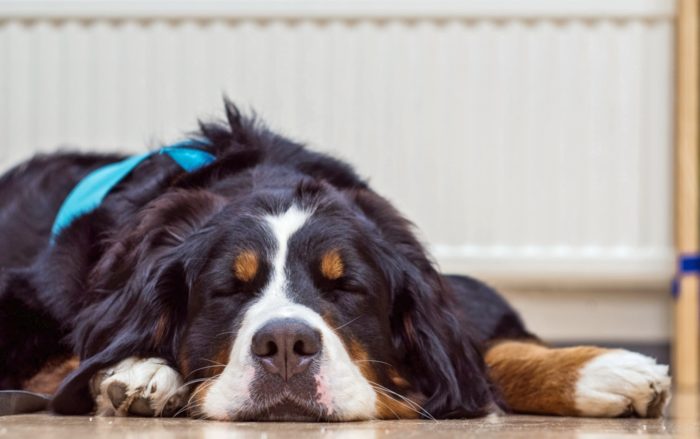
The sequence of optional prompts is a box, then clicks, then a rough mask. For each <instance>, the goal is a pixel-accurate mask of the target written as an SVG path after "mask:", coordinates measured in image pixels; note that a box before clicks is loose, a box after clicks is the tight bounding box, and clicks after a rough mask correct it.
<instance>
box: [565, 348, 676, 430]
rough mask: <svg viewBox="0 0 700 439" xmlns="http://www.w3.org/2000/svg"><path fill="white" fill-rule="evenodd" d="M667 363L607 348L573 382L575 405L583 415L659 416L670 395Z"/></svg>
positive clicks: (586, 365)
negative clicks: (574, 386)
mask: <svg viewBox="0 0 700 439" xmlns="http://www.w3.org/2000/svg"><path fill="white" fill-rule="evenodd" d="M670 389H671V378H670V377H669V376H668V366H665V365H660V364H657V363H656V361H655V360H654V359H653V358H649V357H646V356H644V355H641V354H637V353H634V352H629V351H624V350H611V351H607V352H605V353H603V354H601V355H599V356H597V357H595V358H593V359H592V360H590V361H589V362H588V363H586V364H585V366H584V367H583V368H582V369H581V370H580V372H579V378H578V381H577V383H576V391H575V401H576V408H577V410H578V411H579V412H580V413H581V415H583V416H599V417H617V416H640V417H645V418H656V417H659V416H662V415H663V412H664V409H665V408H666V405H667V404H668V401H669V400H670V398H671V390H670Z"/></svg>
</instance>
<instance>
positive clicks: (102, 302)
mask: <svg viewBox="0 0 700 439" xmlns="http://www.w3.org/2000/svg"><path fill="white" fill-rule="evenodd" d="M225 107H226V119H227V120H226V122H212V123H202V124H200V130H199V132H198V133H196V134H195V135H193V136H192V138H191V139H190V140H188V141H187V142H185V143H183V144H180V145H176V146H173V147H170V148H165V149H162V150H160V151H158V152H156V153H151V154H145V155H142V156H139V157H136V158H135V157H124V156H120V155H96V154H69V153H57V154H49V155H43V156H38V157H35V158H34V159H32V160H30V161H28V162H26V163H24V164H21V165H20V166H18V167H16V168H14V169H12V170H10V171H9V172H8V173H7V174H5V175H4V176H3V177H2V178H1V179H0V269H1V270H2V271H1V272H0V389H22V388H25V389H26V388H28V389H31V388H32V386H34V385H35V384H36V382H37V380H38V378H37V376H39V375H41V374H46V373H47V371H48V373H51V372H52V371H55V369H56V368H59V369H61V368H62V369H65V368H66V366H65V364H63V360H66V359H69V358H71V357H77V358H78V359H79V364H78V361H76V360H72V361H73V363H74V364H73V367H72V368H68V371H70V373H69V374H68V375H67V376H66V377H65V379H63V380H62V382H61V383H60V386H58V388H57V389H56V391H55V393H54V396H53V401H52V409H53V410H54V411H55V412H57V413H61V414H86V413H98V414H102V415H114V416H126V415H142V416H173V415H177V414H188V415H190V416H197V417H203V418H208V419H217V420H229V421H234V420H235V421H238V420H295V421H303V420H309V421H351V420H368V419H395V418H402V419H404V418H436V419H440V418H469V417H477V416H484V415H487V414H489V413H494V412H516V413H533V414H546V415H566V416H599V417H616V416H625V415H633V416H641V417H656V416H660V415H662V413H663V410H664V408H665V406H666V404H667V402H668V399H669V388H670V378H669V377H668V367H667V366H664V365H658V364H656V362H655V361H654V360H653V359H651V358H648V357H645V356H642V355H640V354H637V353H633V352H628V351H624V350H609V349H602V348H597V347H573V348H563V349H554V348H550V347H547V346H546V345H545V344H543V343H542V342H541V341H540V340H538V338H537V337H536V336H535V335H533V334H532V333H530V332H528V330H527V329H526V327H525V326H524V325H523V322H522V320H521V319H520V317H519V316H518V314H517V312H516V311H514V310H513V309H512V308H511V307H510V306H509V305H508V303H506V302H505V301H504V300H503V299H502V298H501V297H500V296H499V295H498V294H497V293H496V292H495V291H494V290H493V289H491V288H489V287H488V286H486V285H484V284H483V283H481V282H479V281H478V280H475V279H472V278H469V277H464V276H448V275H443V274H441V273H439V272H438V271H437V270H436V268H435V266H434V265H433V263H432V262H431V259H430V257H429V255H428V254H427V253H426V250H425V249H424V248H423V246H422V245H421V244H420V243H419V241H418V240H417V239H416V237H415V236H414V234H413V232H412V226H411V224H410V223H409V222H408V221H407V220H406V219H404V218H403V217H402V216H401V214H400V213H399V212H397V210H396V209H395V208H393V207H392V205H391V204H390V203H389V202H388V201H387V200H386V199H384V198H382V197H381V196H380V195H378V194H377V193H375V192H374V191H373V190H372V189H371V188H370V187H369V186H368V185H367V183H366V182H365V181H364V180H362V179H361V178H359V177H358V176H357V174H356V173H355V172H354V171H353V169H352V168H351V167H350V166H348V165H347V164H345V163H343V162H341V161H338V160H335V159H333V158H331V157H329V156H326V155H323V154H319V153H316V152H312V151H310V150H308V149H306V148H304V146H303V145H300V144H297V143H295V142H292V141H290V140H288V139H286V138H284V137H282V136H280V135H277V134H275V133H273V132H271V131H269V130H268V129H266V128H265V127H264V126H262V125H261V124H260V123H258V122H256V121H255V120H254V119H251V118H247V117H244V116H242V115H241V113H240V112H239V111H238V109H237V108H236V107H235V106H234V105H233V104H231V103H230V102H226V105H225ZM71 369H72V370H71ZM39 381H40V379H39Z"/></svg>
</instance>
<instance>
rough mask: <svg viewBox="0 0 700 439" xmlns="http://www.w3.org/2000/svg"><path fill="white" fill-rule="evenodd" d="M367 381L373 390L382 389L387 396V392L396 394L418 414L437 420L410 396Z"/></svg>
mask: <svg viewBox="0 0 700 439" xmlns="http://www.w3.org/2000/svg"><path fill="white" fill-rule="evenodd" d="M367 382H368V383H369V384H370V385H371V386H372V387H374V388H375V390H382V391H384V392H385V394H386V395H387V396H389V395H388V394H391V395H394V396H396V397H398V398H400V399H402V400H403V402H404V403H405V405H406V406H407V407H409V408H411V409H412V410H414V411H415V412H416V413H420V414H422V415H423V416H425V417H426V418H428V419H431V420H433V421H437V419H435V417H434V416H433V415H431V414H430V412H428V411H427V410H425V409H424V408H423V407H422V406H421V405H420V404H418V403H417V402H415V401H413V400H411V399H410V398H408V397H406V396H404V395H401V394H400V393H397V392H394V391H393V390H391V389H388V388H386V387H384V386H382V385H381V384H379V383H375V382H373V381H369V380H368V381H367ZM394 399H396V398H394ZM397 402H401V401H397Z"/></svg>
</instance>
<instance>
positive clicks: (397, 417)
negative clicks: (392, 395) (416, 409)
mask: <svg viewBox="0 0 700 439" xmlns="http://www.w3.org/2000/svg"><path fill="white" fill-rule="evenodd" d="M375 390H378V389H375ZM385 395H386V394H385ZM386 396H389V395H386ZM377 402H378V403H379V404H381V405H383V406H384V407H385V408H386V409H387V410H389V411H390V412H391V413H393V414H394V416H396V419H398V420H401V417H400V416H399V415H398V413H396V412H395V411H394V410H393V409H392V408H391V407H389V405H387V404H385V403H383V402H382V401H381V400H379V399H377Z"/></svg>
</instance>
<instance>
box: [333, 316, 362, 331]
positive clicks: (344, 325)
mask: <svg viewBox="0 0 700 439" xmlns="http://www.w3.org/2000/svg"><path fill="white" fill-rule="evenodd" d="M360 317H362V316H357V317H355V318H354V319H352V320H350V321H349V322H346V323H345V324H342V325H340V326H338V327H337V328H335V329H334V331H337V330H339V329H342V328H344V327H346V326H348V325H349V324H351V323H353V322H354V321H356V320H357V319H359V318H360Z"/></svg>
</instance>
